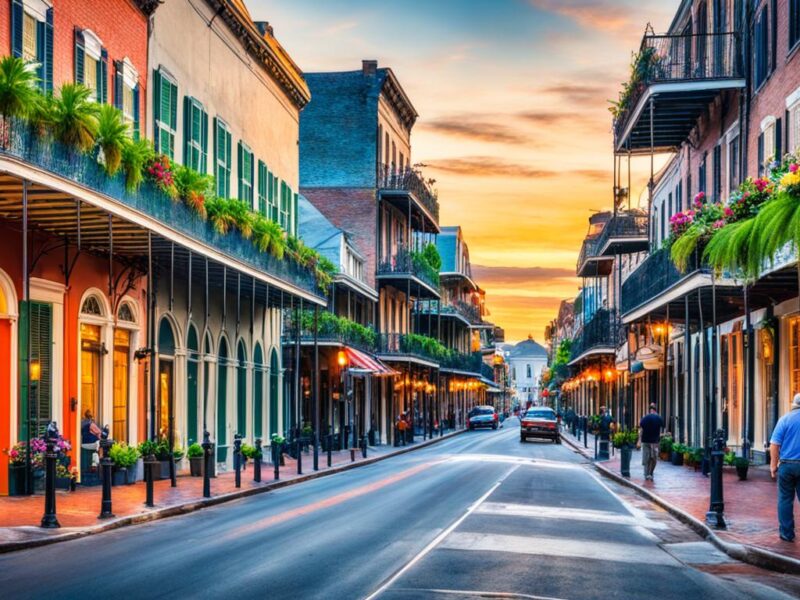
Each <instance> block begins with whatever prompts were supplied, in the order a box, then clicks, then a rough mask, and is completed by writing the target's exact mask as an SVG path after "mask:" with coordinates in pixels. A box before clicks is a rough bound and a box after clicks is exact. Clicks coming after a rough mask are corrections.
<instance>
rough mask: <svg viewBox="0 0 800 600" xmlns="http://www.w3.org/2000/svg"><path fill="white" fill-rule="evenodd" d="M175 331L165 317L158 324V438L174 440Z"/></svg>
mask: <svg viewBox="0 0 800 600" xmlns="http://www.w3.org/2000/svg"><path fill="white" fill-rule="evenodd" d="M174 384H175V332H174V331H173V329H172V324H171V323H170V322H169V319H168V318H167V317H162V318H161V321H160V322H159V324H158V410H157V411H156V431H157V432H158V437H159V439H167V440H172V441H173V443H174V442H175V392H174V390H175V385H174Z"/></svg>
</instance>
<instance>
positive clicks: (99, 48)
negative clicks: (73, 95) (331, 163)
mask: <svg viewBox="0 0 800 600" xmlns="http://www.w3.org/2000/svg"><path fill="white" fill-rule="evenodd" d="M75 81H76V83H82V84H83V85H85V86H86V87H88V88H89V89H90V90H92V91H93V92H94V95H93V96H94V99H95V100H96V101H97V102H107V101H108V52H107V51H106V49H105V48H103V44H102V42H101V41H100V38H98V37H97V36H96V35H95V34H94V33H93V32H92V31H90V30H89V29H77V28H76V29H75Z"/></svg>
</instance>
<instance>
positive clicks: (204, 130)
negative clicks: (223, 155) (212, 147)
mask: <svg viewBox="0 0 800 600" xmlns="http://www.w3.org/2000/svg"><path fill="white" fill-rule="evenodd" d="M200 146H201V148H202V152H201V153H200V172H201V173H203V174H205V173H207V172H208V114H207V113H206V111H204V110H201V111H200Z"/></svg>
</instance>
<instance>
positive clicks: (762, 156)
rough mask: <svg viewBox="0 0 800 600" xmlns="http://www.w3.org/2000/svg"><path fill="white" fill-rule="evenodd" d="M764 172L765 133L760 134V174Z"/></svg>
mask: <svg viewBox="0 0 800 600" xmlns="http://www.w3.org/2000/svg"><path fill="white" fill-rule="evenodd" d="M763 174H764V133H763V132H762V133H760V134H759V135H758V176H759V177H761V176H762V175H763Z"/></svg>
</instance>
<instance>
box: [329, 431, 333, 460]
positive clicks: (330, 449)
mask: <svg viewBox="0 0 800 600" xmlns="http://www.w3.org/2000/svg"><path fill="white" fill-rule="evenodd" d="M331 452H333V435H332V434H330V433H329V434H328V467H330V466H331V464H332V461H333V458H332V456H331Z"/></svg>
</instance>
